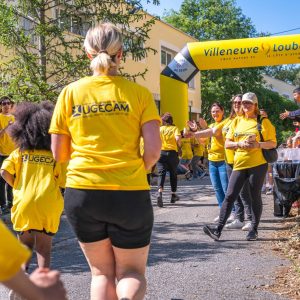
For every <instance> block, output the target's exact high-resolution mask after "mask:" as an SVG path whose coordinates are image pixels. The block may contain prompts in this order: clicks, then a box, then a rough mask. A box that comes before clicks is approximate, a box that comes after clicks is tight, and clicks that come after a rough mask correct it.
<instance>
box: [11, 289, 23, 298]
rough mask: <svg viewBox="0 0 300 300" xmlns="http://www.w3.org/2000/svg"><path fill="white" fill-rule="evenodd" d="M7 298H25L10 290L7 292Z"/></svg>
mask: <svg viewBox="0 0 300 300" xmlns="http://www.w3.org/2000/svg"><path fill="white" fill-rule="evenodd" d="M8 297H9V300H25V299H24V298H23V297H21V296H19V295H18V294H17V293H16V292H15V291H13V290H10V291H9V294H8Z"/></svg>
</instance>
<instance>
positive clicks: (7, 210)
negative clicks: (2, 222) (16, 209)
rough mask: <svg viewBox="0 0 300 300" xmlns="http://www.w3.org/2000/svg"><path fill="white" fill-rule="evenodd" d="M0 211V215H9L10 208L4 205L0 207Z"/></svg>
mask: <svg viewBox="0 0 300 300" xmlns="http://www.w3.org/2000/svg"><path fill="white" fill-rule="evenodd" d="M0 211H1V214H2V215H7V214H10V208H9V207H8V206H6V205H3V206H1V208H0Z"/></svg>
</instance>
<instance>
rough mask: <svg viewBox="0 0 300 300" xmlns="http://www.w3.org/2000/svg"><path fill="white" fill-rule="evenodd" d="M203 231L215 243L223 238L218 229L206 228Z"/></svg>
mask: <svg viewBox="0 0 300 300" xmlns="http://www.w3.org/2000/svg"><path fill="white" fill-rule="evenodd" d="M203 231H204V233H205V234H206V235H208V236H209V237H210V238H212V239H213V240H215V241H218V240H219V238H220V236H221V232H220V231H219V230H218V229H217V228H213V227H211V226H207V225H206V226H204V227H203Z"/></svg>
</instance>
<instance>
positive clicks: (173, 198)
mask: <svg viewBox="0 0 300 300" xmlns="http://www.w3.org/2000/svg"><path fill="white" fill-rule="evenodd" d="M176 201H179V197H178V196H177V195H176V194H172V197H171V203H175V202H176Z"/></svg>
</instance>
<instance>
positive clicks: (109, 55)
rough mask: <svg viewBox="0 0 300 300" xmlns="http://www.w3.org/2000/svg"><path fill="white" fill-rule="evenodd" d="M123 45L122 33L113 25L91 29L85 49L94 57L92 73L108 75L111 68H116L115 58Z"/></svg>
mask: <svg viewBox="0 0 300 300" xmlns="http://www.w3.org/2000/svg"><path fill="white" fill-rule="evenodd" d="M122 43H123V42H122V34H121V31H120V30H119V29H118V28H117V27H116V26H114V25H113V24H111V23H104V24H100V25H97V26H95V27H92V28H90V29H89V31H88V32H87V34H86V37H85V40H84V47H85V50H86V52H87V53H88V54H89V55H90V56H91V57H92V61H91V65H90V67H91V69H92V71H93V72H100V73H104V74H107V73H108V71H109V70H110V69H111V68H113V67H116V63H115V56H116V55H117V53H118V52H119V51H120V50H121V49H122Z"/></svg>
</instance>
